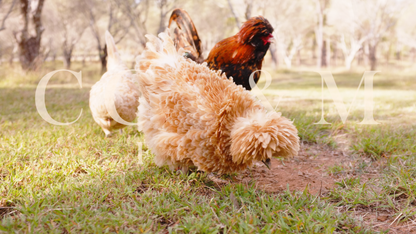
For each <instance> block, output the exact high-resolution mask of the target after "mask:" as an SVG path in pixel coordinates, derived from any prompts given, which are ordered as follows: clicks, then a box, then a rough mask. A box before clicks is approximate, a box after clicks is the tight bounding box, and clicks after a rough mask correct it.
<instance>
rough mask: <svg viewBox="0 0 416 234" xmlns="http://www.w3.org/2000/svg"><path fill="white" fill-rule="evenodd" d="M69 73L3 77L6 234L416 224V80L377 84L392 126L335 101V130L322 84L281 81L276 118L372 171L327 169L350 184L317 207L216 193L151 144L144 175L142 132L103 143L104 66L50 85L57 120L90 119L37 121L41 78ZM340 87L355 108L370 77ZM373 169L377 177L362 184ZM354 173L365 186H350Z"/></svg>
mask: <svg viewBox="0 0 416 234" xmlns="http://www.w3.org/2000/svg"><path fill="white" fill-rule="evenodd" d="M60 67H61V65H56V64H46V66H45V67H44V68H43V69H42V70H41V71H38V72H32V73H27V74H25V73H23V72H21V71H20V70H19V69H18V68H6V67H5V66H3V67H2V68H1V69H0V107H1V108H0V206H2V207H10V208H8V209H3V210H0V233H1V232H4V233H14V232H21V233H62V232H69V233H103V232H117V233H138V232H152V233H157V232H163V231H169V232H172V233H334V232H336V233H372V232H374V230H371V229H372V228H371V227H369V226H367V225H366V224H365V223H363V222H362V221H361V220H360V219H359V218H358V217H356V216H355V215H354V213H353V212H352V211H353V209H354V208H356V207H360V208H362V209H367V210H368V211H369V212H378V211H388V212H390V213H391V214H392V215H394V216H399V215H400V217H399V219H398V221H397V222H399V223H403V222H406V221H407V220H410V219H414V217H415V210H416V207H415V204H414V201H415V199H416V181H415V176H416V174H415V173H416V160H415V158H414V156H415V154H416V147H415V146H414V144H413V142H414V139H415V138H416V130H415V124H414V120H415V119H416V113H415V109H414V106H415V101H416V92H415V91H414V90H416V87H415V83H414V80H413V78H412V77H414V76H412V75H411V74H410V75H395V76H394V79H390V77H391V76H390V75H388V74H380V75H376V79H375V86H374V89H375V102H376V111H375V119H376V120H377V121H380V122H381V123H382V124H380V125H377V126H362V125H359V124H358V123H359V122H360V121H361V120H362V115H363V114H362V110H360V109H359V108H360V106H359V105H358V108H357V109H355V110H354V109H353V110H352V112H351V116H350V117H349V119H348V121H347V123H345V124H343V123H342V122H341V121H340V118H339V116H337V113H336V112H335V109H334V107H333V104H332V101H331V100H325V110H326V115H325V118H326V120H327V121H328V122H331V123H333V124H332V125H315V124H314V123H316V122H318V121H319V119H320V115H321V102H320V97H321V96H320V95H321V94H320V88H321V86H320V85H321V84H320V78H319V77H318V76H317V75H316V74H314V73H308V72H303V73H297V72H293V71H285V72H276V73H273V77H275V79H274V81H273V84H272V86H271V87H270V88H269V89H268V90H267V91H266V92H265V94H266V95H267V97H268V98H269V100H271V102H275V103H276V101H277V99H276V98H275V97H276V95H277V94H278V95H283V96H284V99H283V100H282V101H281V102H280V104H279V107H278V110H279V111H281V112H282V113H283V115H284V116H287V117H289V118H291V119H294V121H295V122H294V123H295V125H296V126H297V127H298V129H299V135H300V137H301V139H302V140H303V141H307V142H311V143H318V144H327V145H330V146H331V147H332V148H333V149H337V148H338V143H337V140H336V136H337V135H340V134H346V136H347V137H348V138H349V139H350V142H351V145H350V150H351V152H352V154H353V155H354V156H355V157H358V158H360V159H362V160H364V161H362V163H360V164H359V163H357V165H354V166H352V167H351V168H346V167H344V166H341V165H339V166H338V165H337V166H333V167H331V168H329V169H328V174H331V175H335V176H339V177H340V178H339V180H338V181H337V186H336V187H335V188H334V189H332V190H331V191H330V192H329V193H327V194H324V195H322V196H314V195H311V194H310V193H309V192H308V190H307V189H305V190H304V191H298V192H290V191H289V190H287V191H285V192H282V193H276V194H268V193H265V192H263V191H261V190H258V189H256V186H255V184H251V185H249V186H245V185H241V184H230V185H227V186H224V187H222V188H218V187H217V186H215V185H214V184H213V183H212V182H211V181H210V180H209V179H208V178H206V176H205V174H203V173H199V172H193V173H191V174H189V175H183V174H175V173H172V172H170V171H169V170H168V168H166V167H162V168H159V167H157V166H156V165H155V164H154V163H153V160H152V158H153V155H152V153H151V151H150V150H148V149H147V147H146V146H145V145H144V146H143V161H144V164H143V165H140V164H139V157H138V155H139V152H140V150H139V146H138V143H139V142H144V138H143V135H142V134H141V133H139V132H138V131H137V129H136V128H135V127H127V128H125V129H124V132H123V133H122V134H116V135H115V136H114V137H112V138H104V133H103V132H102V130H101V129H100V128H99V127H98V126H97V125H96V124H95V122H94V121H93V119H92V117H91V114H90V112H89V108H88V96H89V95H88V92H89V89H90V87H91V84H93V83H94V82H95V81H96V80H98V79H99V77H100V75H99V74H98V73H97V72H96V71H98V70H99V66H98V64H94V65H89V66H88V67H85V68H82V66H81V65H80V64H76V63H75V64H74V67H75V68H73V70H74V71H77V72H78V71H79V70H82V72H83V88H80V87H79V86H78V85H77V83H76V80H75V78H73V77H71V76H69V75H68V74H57V76H56V77H54V78H52V80H51V82H50V84H52V85H51V86H50V87H48V89H47V92H46V103H47V108H48V111H49V114H50V115H51V116H52V118H54V119H55V120H57V121H61V122H70V121H73V120H75V119H76V118H77V116H78V115H79V112H80V110H81V109H82V110H83V114H82V117H81V118H80V119H79V120H78V121H77V122H76V123H74V124H72V125H68V126H54V125H51V124H49V123H47V122H46V121H44V120H43V119H42V118H41V117H40V116H39V114H38V113H37V111H36V108H35V99H34V94H35V88H36V84H37V82H39V80H40V78H41V77H42V76H44V75H45V74H46V73H47V72H49V71H52V70H53V69H54V68H60ZM413 74H416V73H413ZM334 77H335V79H336V81H337V84H338V86H339V88H340V91H341V92H342V94H343V95H345V97H346V98H349V97H351V96H352V95H353V94H354V92H351V91H355V89H356V88H357V86H358V83H359V80H360V78H361V74H359V73H340V74H335V75H334ZM360 98H362V97H361V96H359V97H358V99H357V100H358V101H360V100H361V99H360ZM345 100H346V99H345ZM361 101H362V100H361ZM412 108H413V109H412ZM369 158H370V159H371V160H372V161H371V160H370V161H365V160H367V159H369ZM383 160H384V161H385V162H384V161H383ZM375 163H378V165H379V166H377V168H376V167H375V166H374V165H375ZM373 167H374V168H376V169H377V173H378V175H377V177H376V178H374V179H370V180H363V179H361V178H360V176H359V175H360V173H367V172H368V171H370V170H373V169H374V168H373ZM352 172H354V173H353V175H355V176H348V175H351V174H352ZM294 173H296V172H294ZM230 177H231V178H232V177H233V175H231V176H230ZM341 207H342V208H343V209H344V211H342V212H341V211H340V208H341Z"/></svg>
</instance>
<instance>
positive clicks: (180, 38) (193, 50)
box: [168, 8, 204, 63]
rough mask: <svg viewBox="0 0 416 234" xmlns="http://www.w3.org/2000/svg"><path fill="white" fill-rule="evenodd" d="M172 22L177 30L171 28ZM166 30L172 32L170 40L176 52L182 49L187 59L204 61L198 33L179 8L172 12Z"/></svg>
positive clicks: (185, 13)
mask: <svg viewBox="0 0 416 234" xmlns="http://www.w3.org/2000/svg"><path fill="white" fill-rule="evenodd" d="M173 22H176V25H177V28H173V24H172V23H173ZM168 28H169V29H170V30H173V37H172V38H173V41H174V42H175V45H176V49H177V50H179V49H180V48H183V49H184V50H185V51H187V57H188V58H190V59H192V60H194V61H195V62H198V63H202V62H203V61H204V59H203V58H202V49H201V40H200V39H199V36H198V31H197V30H196V28H195V25H194V22H193V21H192V19H191V17H190V16H189V15H188V13H187V12H186V11H185V10H183V9H180V8H177V9H175V10H173V12H172V15H171V16H170V19H169V26H168Z"/></svg>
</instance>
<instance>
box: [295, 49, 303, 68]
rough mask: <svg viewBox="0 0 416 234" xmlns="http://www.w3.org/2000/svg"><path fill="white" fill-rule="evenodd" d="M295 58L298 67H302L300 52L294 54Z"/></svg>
mask: <svg viewBox="0 0 416 234" xmlns="http://www.w3.org/2000/svg"><path fill="white" fill-rule="evenodd" d="M296 58H297V59H298V66H302V57H301V55H300V50H298V52H296Z"/></svg>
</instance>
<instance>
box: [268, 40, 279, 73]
mask: <svg viewBox="0 0 416 234" xmlns="http://www.w3.org/2000/svg"><path fill="white" fill-rule="evenodd" d="M269 51H270V55H271V57H272V63H273V67H274V68H275V69H277V68H278V67H279V58H278V56H277V49H276V45H275V44H271V45H270V47H269Z"/></svg>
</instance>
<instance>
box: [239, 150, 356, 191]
mask: <svg viewBox="0 0 416 234" xmlns="http://www.w3.org/2000/svg"><path fill="white" fill-rule="evenodd" d="M351 162H353V159H352V158H351V157H349V156H348V155H346V154H345V153H343V151H336V150H333V149H331V148H329V147H327V146H323V145H316V144H302V145H301V149H300V152H299V155H298V156H297V157H294V158H292V159H284V160H279V159H275V158H273V159H272V166H271V168H270V170H269V169H268V168H267V167H266V166H265V165H263V164H262V163H257V164H256V165H254V166H253V168H251V169H248V170H246V171H244V172H243V173H240V174H239V175H238V176H237V177H235V181H236V182H240V183H244V184H250V183H255V186H257V187H258V188H259V189H261V190H263V191H266V192H272V193H274V192H281V191H283V190H286V188H289V190H291V191H303V190H304V189H305V188H306V187H308V190H309V192H310V193H311V194H314V195H316V194H319V193H321V194H322V193H325V192H326V191H328V190H330V189H331V188H333V187H334V186H335V181H337V180H339V176H337V175H334V174H333V173H332V172H331V171H332V170H333V169H331V168H334V167H336V166H338V167H340V168H342V165H348V164H351Z"/></svg>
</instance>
